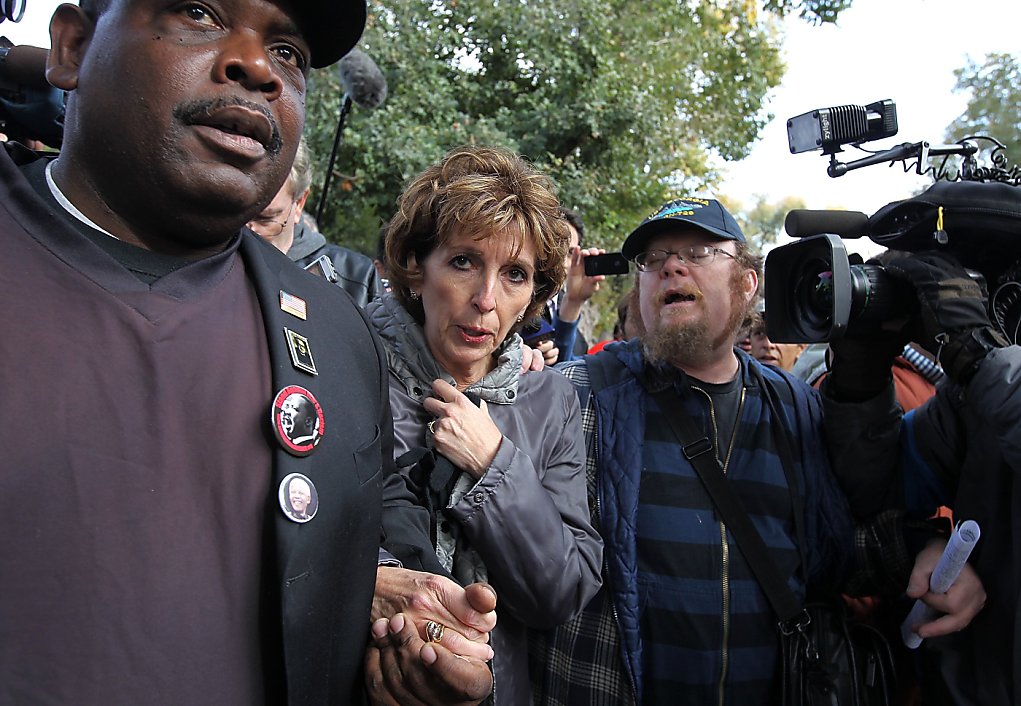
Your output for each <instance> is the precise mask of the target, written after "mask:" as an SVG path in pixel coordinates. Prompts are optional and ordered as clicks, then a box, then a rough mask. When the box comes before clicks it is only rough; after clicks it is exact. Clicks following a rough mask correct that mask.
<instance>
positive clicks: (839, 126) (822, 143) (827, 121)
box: [787, 99, 897, 154]
mask: <svg viewBox="0 0 1021 706" xmlns="http://www.w3.org/2000/svg"><path fill="white" fill-rule="evenodd" d="M896 134H897V106H896V104H895V103H894V102H893V101H892V100H889V99H886V100H881V101H876V102H875V103H869V104H868V105H839V106H835V107H833V108H819V109H817V110H812V111H809V112H808V113H804V114H802V115H798V116H797V117H794V118H791V119H790V120H788V121H787V139H788V141H789V142H790V148H791V152H792V153H793V154H797V153H798V152H807V151H809V150H818V149H821V150H822V151H823V154H832V153H834V152H838V151H839V150H840V146H841V145H847V144H858V143H860V142H870V141H872V140H881V139H883V138H884V137H892V136H894V135H896Z"/></svg>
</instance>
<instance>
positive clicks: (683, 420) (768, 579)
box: [654, 388, 802, 621]
mask: <svg viewBox="0 0 1021 706" xmlns="http://www.w3.org/2000/svg"><path fill="white" fill-rule="evenodd" d="M654 397H655V398H656V402H657V403H658V404H659V407H660V410H661V411H662V412H663V417H664V418H665V419H666V420H667V421H668V422H669V423H670V428H671V429H672V430H673V432H674V434H675V435H676V436H677V439H678V441H680V442H681V448H682V450H683V451H684V457H685V458H687V459H688V461H690V462H691V465H692V466H694V468H695V471H696V472H697V473H698V477H699V478H700V479H701V480H702V484H703V485H705V488H706V490H707V491H708V492H709V496H710V497H711V498H712V500H713V504H714V505H716V509H717V510H718V511H719V513H720V516H721V517H722V518H723V521H724V522H725V523H726V524H727V527H728V528H730V532H731V534H733V535H734V539H735V540H737V545H738V548H739V549H740V550H741V553H742V554H744V557H745V559H746V560H747V561H748V566H749V567H751V570H752V573H754V574H755V578H756V579H758V582H759V585H760V586H761V587H762V591H763V592H764V593H765V594H766V597H767V598H768V599H769V603H770V605H772V606H773V610H774V612H776V614H777V616H778V617H779V618H780V619H781V620H784V621H787V620H791V619H793V618H795V617H797V616H798V615H800V613H801V610H802V609H801V603H800V602H799V601H798V599H797V596H795V595H794V592H793V591H791V589H790V587H789V586H788V585H787V582H786V581H784V580H783V577H781V576H780V572H779V570H778V569H777V568H776V565H775V564H774V563H773V562H771V561H770V560H769V554H768V551H767V549H766V545H765V543H764V542H763V541H762V537H761V536H760V535H759V532H758V530H756V529H755V525H753V524H752V520H751V518H750V517H748V511H747V510H745V509H744V506H743V505H742V504H741V501H740V500H739V499H738V497H737V495H735V494H734V491H733V490H732V489H731V487H730V485H729V484H728V483H727V479H726V477H725V476H724V475H723V472H722V469H721V468H720V464H719V462H718V461H716V460H715V457H714V456H713V455H712V453H711V452H712V450H713V443H712V442H711V441H710V440H709V439H708V438H707V437H706V435H705V434H704V433H703V432H702V430H700V429H699V428H698V427H697V426H696V425H695V422H694V420H692V419H691V417H689V416H687V415H681V414H670V412H669V410H670V408H671V407H675V406H676V404H677V399H676V397H675V396H673V395H671V392H670V388H667V389H664V390H661V391H659V392H657V393H655V394H654Z"/></svg>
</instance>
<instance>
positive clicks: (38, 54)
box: [0, 44, 50, 91]
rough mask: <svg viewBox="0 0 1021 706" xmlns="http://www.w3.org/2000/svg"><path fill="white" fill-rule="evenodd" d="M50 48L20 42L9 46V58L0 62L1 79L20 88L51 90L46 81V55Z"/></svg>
mask: <svg viewBox="0 0 1021 706" xmlns="http://www.w3.org/2000/svg"><path fill="white" fill-rule="evenodd" d="M49 53H50V50H49V49H43V48H41V47H33V46H30V45H28V44H18V45H15V46H12V47H10V48H8V50H7V58H6V59H4V61H3V62H2V63H0V80H3V81H8V82H10V83H13V84H14V85H15V86H18V87H20V88H37V89H39V90H43V91H45V90H49V88H50V84H48V83H46V57H47V56H48V55H49Z"/></svg>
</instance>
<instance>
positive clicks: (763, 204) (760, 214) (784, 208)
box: [721, 194, 805, 252]
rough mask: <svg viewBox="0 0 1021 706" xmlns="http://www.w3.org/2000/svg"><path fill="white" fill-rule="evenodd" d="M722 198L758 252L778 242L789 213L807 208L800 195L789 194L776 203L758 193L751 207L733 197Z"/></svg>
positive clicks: (750, 243)
mask: <svg viewBox="0 0 1021 706" xmlns="http://www.w3.org/2000/svg"><path fill="white" fill-rule="evenodd" d="M721 200H722V201H723V202H724V205H726V207H727V210H728V211H730V212H731V213H732V214H733V215H734V219H735V220H736V221H737V223H738V225H739V226H741V230H742V231H743V232H744V234H745V237H746V238H747V239H748V244H749V245H750V246H751V247H752V248H753V249H754V250H757V251H758V252H763V250H765V248H766V246H767V245H771V244H773V243H775V242H776V239H777V238H778V237H779V235H780V233H781V232H782V231H783V223H784V219H786V218H787V214H788V213H790V212H791V211H793V210H794V209H796V208H805V202H804V200H803V199H802V198H801V197H799V196H787V197H785V198H783V199H782V200H781V201H779V202H775V203H774V202H771V201H768V200H767V199H766V197H765V196H763V195H762V194H756V195H755V197H754V201H753V202H752V205H751V207H750V208H745V206H744V204H742V203H741V202H740V201H737V200H735V199H733V198H726V197H721Z"/></svg>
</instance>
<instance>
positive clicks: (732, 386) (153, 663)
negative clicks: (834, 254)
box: [0, 0, 1021, 706]
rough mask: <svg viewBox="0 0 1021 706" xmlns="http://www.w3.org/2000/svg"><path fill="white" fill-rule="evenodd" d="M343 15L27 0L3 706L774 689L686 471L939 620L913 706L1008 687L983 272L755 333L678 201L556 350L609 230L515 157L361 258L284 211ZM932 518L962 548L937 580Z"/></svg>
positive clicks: (781, 551)
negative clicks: (53, 122) (857, 325)
mask: <svg viewBox="0 0 1021 706" xmlns="http://www.w3.org/2000/svg"><path fill="white" fill-rule="evenodd" d="M365 21H366V5H365V2H364V0H343V1H340V0H338V1H336V2H332V3H319V2H313V1H312V0H294V1H293V2H277V1H276V0H231V1H229V2H228V1H227V0H210V2H207V3H203V4H200V3H184V4H173V3H165V2H162V1H161V0H82V1H81V4H80V6H74V5H70V4H65V5H61V6H60V7H59V8H57V10H56V12H55V13H54V15H53V18H52V21H51V38H52V49H51V51H50V56H49V60H48V67H47V80H48V81H49V82H50V83H51V84H52V85H53V86H55V87H56V88H58V89H60V90H62V91H64V92H65V94H66V107H65V120H64V127H63V139H62V146H61V149H60V151H59V153H55V154H54V153H49V154H43V153H39V152H34V151H32V150H29V149H27V148H26V147H24V146H22V145H20V144H17V143H14V142H11V143H7V144H6V145H5V147H4V149H3V150H0V152H2V154H0V179H2V183H3V185H4V188H5V190H6V193H7V197H6V198H5V199H3V203H2V207H0V231H2V233H3V238H2V242H3V246H2V247H3V249H4V257H2V258H0V282H2V283H3V285H4V291H5V293H6V294H7V299H8V302H9V304H8V306H7V307H5V314H4V321H5V323H6V328H7V330H8V332H9V335H8V336H6V337H4V339H3V341H2V342H0V354H2V355H3V358H4V360H5V361H6V365H5V366H3V368H2V370H0V389H3V395H2V397H0V409H2V410H3V418H4V419H5V420H6V422H7V423H6V424H4V425H3V426H2V427H0V429H2V431H0V442H2V446H3V448H4V457H3V461H2V462H0V489H2V491H0V528H2V529H3V531H4V534H5V536H6V538H7V541H6V542H4V544H3V548H2V549H0V586H3V594H2V595H3V600H2V601H0V703H5V704H6V703H12V704H21V703H90V704H91V703H134V702H145V703H167V704H181V703H195V704H202V703H217V704H258V703H272V704H275V703H293V704H299V703H302V704H355V703H363V702H369V703H374V704H440V705H444V704H477V703H482V702H488V703H498V704H511V705H517V704H520V705H522V706H527V705H529V704H544V705H545V704H550V705H553V704H564V705H578V706H581V705H585V706H588V705H600V704H606V705H610V704H632V703H633V704H675V703H684V704H720V705H722V704H741V705H745V704H750V705H755V704H763V705H766V704H772V703H776V702H777V701H776V700H777V691H778V688H779V687H778V678H777V675H778V671H779V669H780V666H779V661H780V654H779V648H778V642H777V638H778V626H777V615H776V613H775V612H774V610H773V606H772V605H771V603H770V602H769V600H767V596H766V594H765V593H764V591H763V587H762V585H760V583H759V581H758V580H757V578H756V574H755V572H754V571H753V569H752V568H751V565H750V562H749V560H748V558H747V554H746V552H747V551H748V550H747V548H746V547H741V546H739V545H738V544H737V543H736V541H735V535H734V534H733V533H732V531H731V528H730V527H729V526H728V523H727V522H726V521H724V519H723V513H721V512H720V510H719V508H718V507H717V505H716V503H717V499H716V496H714V495H713V493H712V492H710V490H709V488H708V487H707V485H706V483H705V482H704V481H703V480H702V478H703V477H702V476H701V475H700V473H702V472H703V471H702V470H701V469H700V467H696V464H695V462H694V458H695V456H697V455H701V454H710V456H709V458H710V459H711V461H712V467H713V471H714V472H718V473H719V474H721V477H722V478H723V479H724V482H725V483H726V485H727V486H728V487H729V488H730V489H731V491H732V492H733V493H734V495H735V496H736V497H737V498H738V500H739V502H740V504H741V505H742V506H743V508H744V510H745V511H746V512H747V515H748V516H749V518H750V519H751V524H752V526H753V527H754V530H755V531H756V532H757V533H758V534H759V535H761V539H762V541H763V543H764V545H765V547H766V553H767V554H768V560H769V561H770V562H771V563H773V564H775V566H776V567H777V569H778V570H779V572H780V574H781V578H782V579H783V580H784V581H785V582H786V583H787V585H788V587H789V588H790V589H791V591H793V593H794V595H795V596H796V597H797V599H798V600H799V601H804V600H807V599H809V598H810V597H812V596H818V595H830V596H835V595H840V594H847V595H848V596H881V598H882V600H884V601H889V602H892V603H897V602H898V601H903V600H904V597H905V596H907V597H908V598H912V599H913V598H920V599H922V600H923V601H925V602H926V603H928V604H929V605H930V606H931V607H932V608H934V609H935V610H936V611H937V614H938V617H936V618H935V619H932V620H929V621H926V622H924V623H922V624H919V625H915V626H912V627H913V629H914V630H915V632H917V634H918V635H919V636H920V637H922V638H926V639H927V641H928V642H930V643H932V645H933V647H934V648H935V649H934V650H933V651H932V654H933V655H934V656H933V659H931V660H929V661H928V662H927V663H926V665H925V669H928V670H931V675H932V677H933V679H935V680H937V682H936V683H938V684H939V685H940V688H939V689H938V690H937V693H935V694H931V693H925V694H924V698H925V699H926V700H925V703H934V704H935V703H940V704H942V703H955V704H981V705H983V706H986V705H994V706H999V705H1000V704H1012V703H1018V702H1021V644H1017V643H1018V641H1019V640H1021V628H1017V627H1015V626H1016V625H1017V612H1016V609H1017V601H1018V599H1019V598H1021V579H1019V578H1018V576H1017V572H1016V571H1014V567H1016V566H1021V546H1016V545H1015V542H1014V541H1013V539H1014V536H1015V534H1016V530H1015V528H1014V522H1013V520H1014V517H1015V514H1016V513H1014V512H1013V509H1014V499H1015V490H1014V484H1013V482H1012V471H1013V469H1015V468H1017V467H1018V464H1019V463H1021V459H1019V458H1018V457H1017V456H1018V454H1019V449H1018V443H1017V434H1016V433H1015V427H1016V420H1017V419H1018V410H1017V407H1018V404H1019V402H1018V400H1021V397H1019V396H1018V390H1017V387H1018V385H1019V384H1021V374H1019V372H1018V370H1019V366H1021V352H1019V349H1018V347H1017V346H1016V345H1013V344H1012V342H1010V341H1008V340H1007V339H1006V338H1005V337H1004V336H1003V333H1002V332H1001V331H1000V330H998V328H997V327H996V326H994V325H993V324H992V323H991V321H990V318H989V315H988V313H987V309H986V304H985V299H984V297H985V294H984V292H983V291H982V289H981V287H980V284H979V283H977V282H976V281H974V280H973V279H971V278H969V277H968V275H967V274H966V273H965V272H964V270H963V268H961V266H960V264H959V263H957V262H956V261H954V260H953V258H952V257H950V256H948V255H946V254H945V253H936V254H932V253H926V254H921V255H909V254H907V253H899V254H896V256H892V257H891V258H890V259H888V260H887V262H886V267H887V270H888V271H889V272H890V273H891V274H892V276H894V277H898V278H900V279H902V280H904V281H906V282H908V283H909V284H910V285H911V287H912V289H913V290H914V291H915V292H916V295H917V299H918V310H919V313H918V315H917V316H916V317H913V318H912V319H911V320H910V321H908V322H906V323H905V322H903V321H901V322H897V323H896V324H891V325H890V326H888V327H886V328H884V329H882V330H881V331H879V332H872V333H871V334H870V335H868V336H862V337H853V336H851V337H846V338H844V339H842V340H839V341H834V342H833V343H832V345H831V346H829V347H826V346H809V345H807V344H778V343H774V342H772V341H770V340H769V336H768V334H767V327H766V325H765V316H766V311H765V309H764V306H763V303H762V296H761V289H762V287H761V283H762V278H763V259H762V257H761V256H760V255H759V254H758V253H756V252H755V251H754V250H753V249H752V247H751V246H750V245H749V243H748V242H747V240H746V238H745V235H744V233H743V232H742V230H741V228H740V226H739V225H738V223H737V222H736V221H735V219H734V218H733V216H732V215H731V214H730V213H729V212H728V211H727V209H726V208H725V207H724V206H723V205H722V204H721V203H720V202H719V201H717V200H716V199H714V198H710V197H699V196H682V197H678V198H674V199H672V200H670V201H669V202H667V203H665V204H662V205H661V206H659V207H658V208H656V210H655V211H654V212H652V213H651V214H650V215H649V216H648V217H647V218H645V219H644V220H642V221H641V222H639V223H636V224H634V227H633V228H632V229H631V230H630V233H629V234H627V236H626V237H625V238H623V240H622V245H621V252H622V254H623V256H624V257H625V258H627V260H629V261H631V262H632V263H633V264H634V267H635V270H636V272H635V274H634V283H633V288H632V289H631V291H629V292H628V293H627V294H626V295H625V296H624V297H623V298H622V299H621V300H620V302H619V304H618V316H619V322H618V326H617V328H616V329H615V331H614V339H615V340H614V341H612V342H610V343H605V342H604V343H601V344H599V345H598V346H596V347H594V348H593V350H592V351H591V352H590V353H589V354H586V349H587V348H588V344H587V342H586V341H585V339H584V336H582V335H581V334H580V331H579V329H580V328H581V327H580V326H579V321H581V320H583V318H584V317H583V311H584V308H585V306H586V303H587V302H588V301H589V300H590V299H591V297H592V296H593V294H594V293H595V292H596V291H597V290H598V289H599V288H600V283H601V282H602V281H603V276H602V275H588V274H586V273H585V269H584V262H585V259H586V258H587V257H590V256H593V255H602V254H604V250H602V249H601V248H594V247H585V246H584V235H585V226H584V223H583V221H582V218H581V216H580V215H579V214H578V213H576V212H575V211H573V210H571V209H569V208H567V207H566V206H565V205H564V204H562V203H561V202H560V200H559V199H558V196H557V191H556V188H555V186H554V184H553V183H552V181H551V180H550V179H549V177H547V176H546V175H544V174H543V173H542V172H541V171H540V170H538V169H536V168H535V167H534V166H533V165H532V164H530V163H529V162H528V161H527V160H526V159H525V158H523V157H521V156H519V155H517V154H515V153H513V152H511V151H508V150H506V149H503V148H499V147H488V146H478V145H466V146H459V147H455V148H453V149H451V150H450V151H449V152H448V153H447V154H446V155H445V156H444V157H443V158H442V159H440V160H439V161H437V162H436V163H435V164H432V165H431V166H429V167H428V168H427V169H425V170H424V171H423V172H422V173H420V174H418V175H416V176H415V177H414V178H413V179H411V180H410V181H409V183H408V184H407V186H406V187H405V189H404V190H403V192H402V193H401V195H400V197H399V199H398V200H397V202H396V204H395V208H394V212H393V214H392V217H391V218H390V219H389V220H388V222H387V223H386V224H385V225H384V227H383V230H382V233H381V236H380V248H379V250H378V252H377V253H376V254H375V262H374V261H373V259H371V258H369V257H366V256H364V255H362V254H360V253H356V252H354V251H351V250H348V249H346V248H343V247H341V246H339V245H336V244H333V243H329V242H328V241H327V239H326V237H325V236H324V235H323V234H321V233H319V232H318V230H317V228H316V225H315V224H314V223H313V222H310V219H308V217H307V214H304V213H303V211H304V205H305V202H306V199H307V198H308V195H309V191H310V184H311V170H310V165H309V155H308V150H307V147H306V145H305V143H304V140H303V138H302V132H303V123H304V104H305V91H306V79H307V75H308V69H309V68H313V67H314V68H322V67H325V66H329V65H331V64H333V63H334V62H336V61H338V60H339V59H340V58H341V57H343V56H344V55H345V54H346V53H347V52H349V51H350V50H351V49H352V48H353V47H354V46H355V44H356V43H357V41H358V39H359V37H360V35H361V32H362V29H363V27H364V24H365ZM125 92H127V93H128V94H130V95H132V96H135V99H134V100H131V101H125V100H124V99H123V96H124V95H125ZM529 331H542V332H544V335H542V336H539V337H537V338H535V339H530V340H532V343H531V345H529V344H527V343H526V342H525V339H524V338H523V336H522V334H526V335H527V333H528V332H529ZM930 351H934V353H933V352H930ZM820 371H824V372H825V374H824V375H823V374H820ZM28 411H32V412H33V414H31V415H29V414H27V412H28ZM678 420H683V423H679V422H678ZM28 421H32V422H33V423H32V424H28V423H27V422H28ZM692 430H693V431H692ZM689 435H690V438H689ZM696 449H697V451H696ZM941 506H942V507H946V508H949V509H950V511H952V513H953V515H954V516H955V517H956V518H969V519H975V520H977V521H978V522H979V523H980V524H981V526H982V528H983V539H982V545H981V546H980V548H979V550H978V551H976V552H975V554H974V555H973V560H972V562H971V564H969V565H967V566H966V567H965V568H964V570H963V571H962V573H961V575H960V576H959V578H958V579H957V580H956V582H955V583H954V584H953V586H952V587H951V588H950V590H949V591H948V592H946V593H944V594H935V593H932V592H931V591H929V588H928V581H929V576H930V575H931V574H932V572H933V570H934V568H935V566H936V564H937V561H938V560H939V557H940V555H941V553H942V549H943V546H944V545H945V544H946V539H947V538H946V536H945V533H942V532H941V531H940V528H939V526H938V525H935V524H930V523H926V522H924V520H925V518H926V517H928V516H929V515H932V514H933V513H934V512H935V510H936V508H938V507H941ZM1015 553H1017V555H1016V554H1015ZM1015 677H1017V678H1016V679H1015ZM902 698H903V699H904V703H905V704H906V703H915V704H918V703H922V701H921V699H922V698H923V695H921V694H920V692H919V691H918V690H915V691H914V692H911V693H910V694H908V695H907V696H903V697H902Z"/></svg>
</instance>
